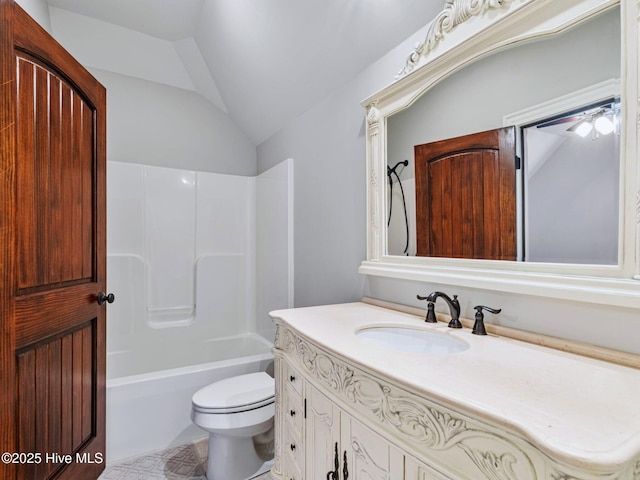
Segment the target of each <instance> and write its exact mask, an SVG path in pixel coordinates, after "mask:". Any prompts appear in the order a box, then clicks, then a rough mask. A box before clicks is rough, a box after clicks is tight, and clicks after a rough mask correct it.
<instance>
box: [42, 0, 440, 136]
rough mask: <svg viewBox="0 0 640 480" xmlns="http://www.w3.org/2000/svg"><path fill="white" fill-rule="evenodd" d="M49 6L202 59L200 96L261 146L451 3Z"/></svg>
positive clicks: (294, 0)
mask: <svg viewBox="0 0 640 480" xmlns="http://www.w3.org/2000/svg"><path fill="white" fill-rule="evenodd" d="M47 3H48V4H49V6H50V7H55V8H56V9H61V10H65V11H69V12H73V13H75V14H80V15H83V16H85V17H91V18H94V19H97V20H100V21H102V22H108V23H110V24H113V25H118V26H120V27H124V28H126V29H129V30H133V31H136V32H140V33H143V34H145V35H149V36H151V37H154V38H157V39H162V40H166V41H168V42H172V43H173V44H174V45H176V46H177V47H176V51H177V52H178V55H179V56H186V55H187V53H186V52H189V53H188V54H189V55H191V56H192V55H193V52H194V51H196V52H197V54H198V55H200V56H201V59H199V61H200V63H201V64H202V65H203V66H204V67H206V68H200V69H197V68H191V69H189V75H190V76H191V80H192V82H191V83H192V84H193V89H194V90H196V91H198V92H199V93H201V94H202V95H203V96H204V97H205V98H207V99H209V100H210V101H212V102H213V103H215V104H216V105H217V106H218V107H220V108H221V109H223V110H225V111H226V113H227V114H228V115H229V116H230V117H231V118H232V120H233V121H234V122H235V123H236V124H237V125H238V126H239V128H240V129H241V130H242V131H243V132H244V133H245V134H246V135H247V137H248V138H249V139H250V140H251V141H252V142H253V143H254V144H256V145H257V144H259V143H261V142H262V141H263V140H265V139H266V138H268V137H269V136H271V135H272V134H273V133H275V132H277V131H278V130H279V129H280V128H282V127H283V126H285V125H287V124H288V123H289V122H291V121H293V120H294V119H295V118H296V117H297V116H298V115H300V114H302V113H303V112H305V111H306V110H308V109H309V108H311V107H312V106H313V105H314V104H316V103H317V102H318V101H320V100H321V99H322V98H323V97H325V96H326V95H328V94H329V93H330V92H331V91H333V90H335V89H336V88H338V87H339V85H340V84H341V83H343V82H346V81H349V80H351V79H352V78H353V77H354V76H356V75H357V74H358V73H359V72H360V71H362V70H363V69H364V68H366V67H367V66H368V65H370V64H371V63H373V62H374V61H375V60H377V59H378V58H380V57H382V56H383V55H384V54H385V53H387V52H389V51H390V50H391V49H393V48H394V47H395V46H397V45H398V44H400V43H401V42H402V41H404V40H405V39H407V38H408V37H409V36H410V35H411V34H413V33H414V32H416V31H417V30H418V29H420V28H421V27H423V26H424V25H426V24H427V23H428V22H429V21H430V20H431V19H432V18H434V17H435V16H436V15H437V13H438V12H440V10H442V6H443V3H444V0H402V1H399V0H108V1H107V0H47ZM185 45H192V46H193V48H185ZM180 46H182V48H180ZM407 53H408V52H407ZM184 61H188V62H190V63H191V65H193V64H194V60H193V58H190V59H184V58H183V62H184ZM398 67H401V65H399V66H398ZM391 79H392V75H390V80H391Z"/></svg>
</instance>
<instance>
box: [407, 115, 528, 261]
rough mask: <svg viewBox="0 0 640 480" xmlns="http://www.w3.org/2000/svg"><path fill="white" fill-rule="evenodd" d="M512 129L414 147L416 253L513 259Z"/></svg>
mask: <svg viewBox="0 0 640 480" xmlns="http://www.w3.org/2000/svg"><path fill="white" fill-rule="evenodd" d="M514 132H515V129H514V127H507V128H500V129H497V130H490V131H487V132H480V133H476V134H472V135H466V136H464V137H457V138H452V139H447V140H441V141H438V142H433V143H427V144H423V145H417V146H415V147H414V153H415V167H416V215H417V218H416V234H417V255H420V256H428V257H447V258H475V259H488V260H516V257H517V243H516V242H517V231H516V171H515V170H516V166H515V159H516V155H515V133H514Z"/></svg>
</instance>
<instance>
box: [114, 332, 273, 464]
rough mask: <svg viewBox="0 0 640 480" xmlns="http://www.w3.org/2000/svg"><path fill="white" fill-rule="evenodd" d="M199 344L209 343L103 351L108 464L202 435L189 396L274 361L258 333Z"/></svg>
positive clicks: (185, 441) (267, 365)
mask: <svg viewBox="0 0 640 480" xmlns="http://www.w3.org/2000/svg"><path fill="white" fill-rule="evenodd" d="M203 343H204V345H206V346H207V348H204V349H203V348H193V349H181V350H185V351H181V352H176V351H172V350H170V349H169V350H168V349H164V350H162V349H156V351H153V350H151V351H150V350H149V349H148V348H147V349H140V351H144V352H145V355H144V356H139V358H136V357H135V355H134V353H133V352H131V351H123V352H110V353H109V354H108V355H107V407H106V410H107V428H106V430H107V431H106V435H107V444H106V460H107V463H113V462H117V461H119V460H122V459H124V458H128V457H133V456H137V455H140V454H143V453H145V452H150V451H153V450H160V449H163V448H166V447H169V446H173V445H180V444H185V443H189V442H193V441H197V440H200V439H204V438H206V437H207V434H206V432H204V431H203V430H200V429H199V428H198V427H196V426H195V425H193V424H192V423H191V418H190V414H191V397H192V395H193V394H194V393H195V392H196V391H197V390H199V389H200V388H202V387H203V386H205V385H207V384H209V383H212V382H215V381H218V380H222V379H224V378H228V377H231V376H235V375H241V374H244V373H253V372H259V371H266V370H267V369H268V368H269V367H270V365H271V363H272V361H273V355H272V353H271V347H272V345H271V344H270V343H269V342H268V341H266V340H265V339H264V338H262V337H261V336H259V335H256V334H251V333H248V334H243V335H236V336H233V337H227V338H218V339H215V340H212V341H209V342H207V341H205V342H203ZM169 359H170V360H169ZM205 360H206V361H205ZM166 365H171V368H165V367H164V366H166ZM154 366H156V367H158V366H159V368H161V369H160V370H158V369H157V368H156V371H151V370H152V369H153V368H154Z"/></svg>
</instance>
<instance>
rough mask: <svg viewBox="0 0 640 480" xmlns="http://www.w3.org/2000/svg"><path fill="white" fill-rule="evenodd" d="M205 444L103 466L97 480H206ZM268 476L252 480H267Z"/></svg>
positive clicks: (162, 451)
mask: <svg viewBox="0 0 640 480" xmlns="http://www.w3.org/2000/svg"><path fill="white" fill-rule="evenodd" d="M206 470H207V441H206V440H204V441H201V442H197V443H190V444H188V445H180V446H177V447H173V448H168V449H166V450H161V451H158V452H152V453H149V454H147V455H143V456H141V457H135V458H130V459H127V460H123V461H121V462H117V463H112V464H110V465H107V468H106V469H105V471H104V472H103V473H102V475H100V478H99V480H207V477H206V476H205V472H206ZM270 478H271V477H270V476H269V474H268V473H266V474H264V475H260V476H259V477H254V478H253V479H252V480H270Z"/></svg>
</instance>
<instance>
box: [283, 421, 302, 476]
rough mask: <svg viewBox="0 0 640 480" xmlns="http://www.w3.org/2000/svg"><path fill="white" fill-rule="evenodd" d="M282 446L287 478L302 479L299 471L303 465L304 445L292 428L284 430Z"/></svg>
mask: <svg viewBox="0 0 640 480" xmlns="http://www.w3.org/2000/svg"><path fill="white" fill-rule="evenodd" d="M283 448H284V451H285V454H284V458H285V466H286V467H285V472H286V478H287V480H289V479H291V480H303V477H302V473H301V472H302V466H303V465H304V445H303V443H302V441H301V440H300V439H299V437H298V435H297V433H295V432H294V431H293V430H287V431H286V432H285V434H284V443H283Z"/></svg>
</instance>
